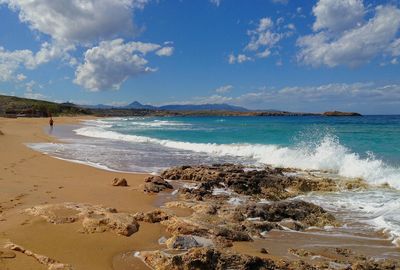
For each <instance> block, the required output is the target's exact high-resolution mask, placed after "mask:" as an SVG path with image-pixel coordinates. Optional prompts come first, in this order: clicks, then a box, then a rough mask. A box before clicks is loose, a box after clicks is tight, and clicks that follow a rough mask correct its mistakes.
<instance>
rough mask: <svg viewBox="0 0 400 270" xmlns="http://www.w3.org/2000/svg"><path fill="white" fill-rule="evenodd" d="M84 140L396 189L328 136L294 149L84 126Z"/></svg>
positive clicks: (390, 177) (383, 169)
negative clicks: (320, 173)
mask: <svg viewBox="0 0 400 270" xmlns="http://www.w3.org/2000/svg"><path fill="white" fill-rule="evenodd" d="M75 132H76V134H78V135H81V136H86V137H93V138H103V139H111V140H121V141H127V142H134V143H154V144H159V145H162V146H165V147H169V148H175V149H180V150H187V151H192V152H202V153H208V154H210V155H216V156H227V155H228V156H237V157H245V158H251V159H254V160H256V161H257V162H258V163H259V164H270V165H273V166H282V167H292V168H299V169H312V170H328V171H332V172H334V173H337V174H338V175H340V176H343V177H351V178H356V177H359V178H362V179H364V180H366V181H368V182H369V183H370V184H373V185H380V184H385V183H387V184H389V185H390V186H392V187H394V188H397V189H400V169H399V168H395V167H391V166H389V165H387V164H385V163H384V162H383V161H382V160H379V159H376V158H375V157H374V156H373V155H369V156H368V157H367V158H361V157H360V156H359V155H358V154H357V153H354V152H351V151H350V150H349V149H348V148H347V147H345V146H343V145H341V144H340V142H339V140H338V139H337V138H336V137H334V136H332V135H329V134H328V135H325V136H324V137H323V138H321V140H320V141H318V142H317V143H313V144H311V145H304V144H302V145H301V146H297V147H282V146H278V145H266V144H215V143H191V142H181V141H173V140H160V139H155V138H150V137H145V136H136V135H126V134H121V133H118V132H115V131H108V130H105V129H104V128H102V127H95V126H85V127H81V128H78V129H76V130H75Z"/></svg>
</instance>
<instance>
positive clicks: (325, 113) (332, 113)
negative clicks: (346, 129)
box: [322, 111, 361, 116]
mask: <svg viewBox="0 0 400 270" xmlns="http://www.w3.org/2000/svg"><path fill="white" fill-rule="evenodd" d="M322 115H324V116H361V114H359V113H356V112H339V111H330V112H324V113H323V114H322Z"/></svg>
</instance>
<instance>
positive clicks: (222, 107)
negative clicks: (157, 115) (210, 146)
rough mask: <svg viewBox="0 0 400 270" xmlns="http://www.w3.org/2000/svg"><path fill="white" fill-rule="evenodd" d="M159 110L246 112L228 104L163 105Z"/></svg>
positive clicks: (246, 110)
mask: <svg viewBox="0 0 400 270" xmlns="http://www.w3.org/2000/svg"><path fill="white" fill-rule="evenodd" d="M158 108H159V109H160V110H166V111H231V112H248V111H249V110H248V109H246V108H243V107H239V106H234V105H229V104H225V103H222V104H185V105H164V106H161V107H158Z"/></svg>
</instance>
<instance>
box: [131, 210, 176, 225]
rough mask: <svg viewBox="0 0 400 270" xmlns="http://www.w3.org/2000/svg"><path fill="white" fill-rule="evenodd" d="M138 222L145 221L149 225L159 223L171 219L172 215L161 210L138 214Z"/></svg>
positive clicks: (136, 217)
mask: <svg viewBox="0 0 400 270" xmlns="http://www.w3.org/2000/svg"><path fill="white" fill-rule="evenodd" d="M134 217H135V219H136V220H137V221H143V222H148V223H158V222H161V221H163V220H167V219H169V218H170V217H171V215H169V214H167V213H165V212H164V211H162V210H160V209H156V210H153V211H149V212H146V213H137V214H135V215H134Z"/></svg>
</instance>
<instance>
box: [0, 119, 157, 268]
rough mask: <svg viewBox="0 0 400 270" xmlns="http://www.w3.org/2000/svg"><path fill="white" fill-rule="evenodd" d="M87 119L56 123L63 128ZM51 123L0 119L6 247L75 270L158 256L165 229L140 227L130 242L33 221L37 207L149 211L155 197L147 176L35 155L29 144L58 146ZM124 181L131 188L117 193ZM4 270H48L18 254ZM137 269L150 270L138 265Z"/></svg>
mask: <svg viewBox="0 0 400 270" xmlns="http://www.w3.org/2000/svg"><path fill="white" fill-rule="evenodd" d="M81 119H82V118H81V117H79V118H72V117H63V118H55V127H54V128H55V129H57V125H60V124H74V123H78V122H79V120H81ZM47 121H48V120H47V119H42V118H38V119H24V118H18V119H4V118H0V130H1V131H2V133H4V135H0V245H1V243H5V242H7V241H11V242H13V243H15V244H18V245H21V246H23V247H24V248H26V249H29V250H31V251H33V252H35V253H38V254H42V255H46V256H48V257H50V258H53V259H56V260H57V261H60V262H63V263H68V264H71V265H73V266H74V269H88V270H90V269H96V270H99V269H113V267H112V264H113V257H114V256H116V255H117V254H120V253H122V252H125V251H129V250H149V249H150V250H152V249H156V248H157V243H158V242H157V241H158V239H159V237H160V235H161V234H162V233H163V229H162V227H161V225H160V224H147V223H143V224H140V229H139V232H137V233H135V234H133V235H132V236H131V237H124V236H120V235H116V234H113V233H111V232H105V233H95V234H82V233H79V232H78V231H79V230H78V228H77V226H78V225H77V224H75V223H72V224H60V225H53V224H50V223H47V222H45V221H43V220H42V219H41V218H32V217H31V216H28V215H27V214H25V213H22V210H23V209H26V208H28V207H32V206H35V205H42V204H50V203H63V202H79V203H89V204H94V205H102V206H105V207H113V208H116V209H118V211H122V212H132V213H135V212H138V211H149V210H152V209H153V208H154V206H153V205H154V204H153V201H154V196H149V195H146V194H144V193H143V192H142V191H141V185H142V183H143V179H144V178H145V177H146V175H143V174H125V173H116V172H109V171H105V170H99V169H96V168H92V167H89V166H86V165H80V164H75V163H71V162H66V161H62V160H58V159H55V158H52V157H49V156H47V155H45V154H41V153H39V152H35V151H33V150H31V149H29V148H28V147H26V146H25V145H24V144H25V143H34V142H53V141H55V139H54V138H52V137H50V136H49V135H48V134H46V129H47ZM115 177H123V178H126V179H127V180H128V184H129V187H113V186H112V185H111V182H112V180H113V179H114V178H115ZM0 269H2V270H3V269H12V270H13V269H47V268H46V267H45V266H43V265H42V264H40V263H38V262H37V261H36V260H35V259H33V258H32V257H28V256H26V255H25V254H22V253H17V256H16V258H14V259H0ZM137 269H146V267H145V266H144V265H140V264H139V262H138V268H137Z"/></svg>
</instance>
